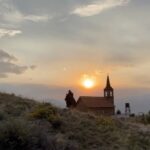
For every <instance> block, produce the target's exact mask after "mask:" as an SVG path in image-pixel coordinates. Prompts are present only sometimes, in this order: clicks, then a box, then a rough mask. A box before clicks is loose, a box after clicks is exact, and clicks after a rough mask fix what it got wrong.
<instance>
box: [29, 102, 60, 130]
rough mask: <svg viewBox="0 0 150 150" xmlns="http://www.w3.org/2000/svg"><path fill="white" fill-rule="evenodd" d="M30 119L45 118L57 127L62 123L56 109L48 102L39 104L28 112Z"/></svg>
mask: <svg viewBox="0 0 150 150" xmlns="http://www.w3.org/2000/svg"><path fill="white" fill-rule="evenodd" d="M29 117H30V118H31V119H39V120H46V121H48V122H50V123H51V124H52V126H53V127H54V128H59V127H60V126H61V124H62V122H61V118H60V115H59V114H58V112H57V109H56V108H54V107H53V106H52V105H51V104H49V103H43V104H39V105H38V106H37V107H36V108H35V109H33V111H32V112H31V113H30V114H29Z"/></svg>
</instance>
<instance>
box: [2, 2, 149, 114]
mask: <svg viewBox="0 0 150 150" xmlns="http://www.w3.org/2000/svg"><path fill="white" fill-rule="evenodd" d="M149 13H150V1H149V0H143V1H141V0H97V1H90V0H86V1H83V0H77V1H72V0H71V1H70V0H66V1H59V0H43V1H40V0H26V1H24V0H0V19H1V21H0V91H2V92H9V93H15V94H17V95H22V96H26V97H31V98H32V97H33V98H35V99H37V100H40V101H43V100H45V99H46V100H49V99H51V100H53V101H54V103H56V104H57V105H60V106H63V104H64V102H63V103H62V100H64V98H65V94H66V93H67V91H68V90H69V89H71V90H72V91H73V93H74V94H75V98H76V100H77V99H78V97H79V96H81V95H87V96H89V95H91V96H103V88H104V87H105V83H106V77H107V74H109V75H110V81H111V84H112V87H113V88H114V94H115V105H116V108H117V109H121V111H122V112H124V103H125V102H130V103H131V109H132V111H133V113H139V112H148V111H149V110H150V107H149V106H150V94H149V91H150V77H149V74H150V61H149V55H150V50H149V49H150V31H149V27H150V20H148V18H149Z"/></svg>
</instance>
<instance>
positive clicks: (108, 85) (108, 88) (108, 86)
mask: <svg viewBox="0 0 150 150" xmlns="http://www.w3.org/2000/svg"><path fill="white" fill-rule="evenodd" d="M104 90H113V88H112V86H111V84H110V79H109V76H107V82H106V87H105V89H104Z"/></svg>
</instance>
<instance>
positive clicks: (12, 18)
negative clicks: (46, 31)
mask: <svg viewBox="0 0 150 150" xmlns="http://www.w3.org/2000/svg"><path fill="white" fill-rule="evenodd" d="M3 18H4V20H6V21H9V22H14V23H20V22H25V21H32V22H47V21H48V20H49V19H52V17H49V16H48V15H46V14H44V15H33V14H29V15H25V14H22V13H21V12H19V11H18V10H16V9H13V10H12V11H11V12H6V13H5V14H4V15H3Z"/></svg>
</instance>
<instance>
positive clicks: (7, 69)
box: [0, 50, 28, 78]
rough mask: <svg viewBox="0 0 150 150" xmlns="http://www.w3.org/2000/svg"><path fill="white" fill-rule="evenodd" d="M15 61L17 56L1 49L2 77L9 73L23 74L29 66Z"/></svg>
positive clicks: (0, 66)
mask: <svg viewBox="0 0 150 150" xmlns="http://www.w3.org/2000/svg"><path fill="white" fill-rule="evenodd" d="M15 61H17V58H16V57H15V56H13V55H10V54H9V53H7V52H5V51H4V50H0V78H5V77H7V76H8V74H22V73H23V72H24V71H26V70H27V69H28V67H27V66H21V65H17V64H15V63H14V62H15Z"/></svg>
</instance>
